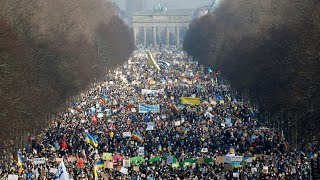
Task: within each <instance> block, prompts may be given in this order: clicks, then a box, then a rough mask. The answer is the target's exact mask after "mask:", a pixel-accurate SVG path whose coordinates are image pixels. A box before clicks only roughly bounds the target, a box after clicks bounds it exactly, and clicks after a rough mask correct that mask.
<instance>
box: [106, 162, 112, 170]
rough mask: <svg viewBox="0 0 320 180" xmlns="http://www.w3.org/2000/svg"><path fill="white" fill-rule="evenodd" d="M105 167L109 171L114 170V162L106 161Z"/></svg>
mask: <svg viewBox="0 0 320 180" xmlns="http://www.w3.org/2000/svg"><path fill="white" fill-rule="evenodd" d="M104 167H105V168H108V169H113V162H112V161H105V162H104Z"/></svg>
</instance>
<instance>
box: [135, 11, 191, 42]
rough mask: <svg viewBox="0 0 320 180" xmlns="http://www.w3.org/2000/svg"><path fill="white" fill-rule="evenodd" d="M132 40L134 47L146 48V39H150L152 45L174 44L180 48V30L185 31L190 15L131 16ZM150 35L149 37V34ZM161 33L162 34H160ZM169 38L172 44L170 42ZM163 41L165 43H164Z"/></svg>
mask: <svg viewBox="0 0 320 180" xmlns="http://www.w3.org/2000/svg"><path fill="white" fill-rule="evenodd" d="M131 22H132V28H133V38H134V43H135V45H137V44H143V45H144V46H147V45H148V44H147V42H149V41H148V40H147V37H149V38H150V36H151V38H152V44H154V45H157V44H160V43H163V44H166V45H168V46H169V45H172V44H175V45H176V46H177V47H179V46H180V39H182V38H183V37H181V35H180V34H181V33H180V31H181V30H184V31H186V30H187V28H188V25H189V22H190V15H177V14H173V13H172V14H170V13H166V14H164V13H160V14H156V13H154V14H144V15H142V14H140V15H138V14H136V15H133V16H132V21H131ZM150 30H151V32H152V35H151V32H150ZM162 32H163V33H162ZM170 36H171V37H172V38H173V39H174V40H173V41H174V43H172V41H170ZM164 39H165V41H164ZM170 42H171V43H170Z"/></svg>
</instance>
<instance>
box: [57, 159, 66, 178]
mask: <svg viewBox="0 0 320 180" xmlns="http://www.w3.org/2000/svg"><path fill="white" fill-rule="evenodd" d="M54 180H69V175H68V171H67V169H66V166H65V165H64V163H63V161H61V162H60V164H59V166H58V171H57V173H56V175H55V176H54Z"/></svg>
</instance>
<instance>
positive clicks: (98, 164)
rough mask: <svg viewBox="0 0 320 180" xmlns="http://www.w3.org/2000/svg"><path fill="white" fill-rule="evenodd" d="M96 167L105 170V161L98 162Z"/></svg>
mask: <svg viewBox="0 0 320 180" xmlns="http://www.w3.org/2000/svg"><path fill="white" fill-rule="evenodd" d="M96 167H98V168H103V167H104V161H103V160H100V161H97V162H96Z"/></svg>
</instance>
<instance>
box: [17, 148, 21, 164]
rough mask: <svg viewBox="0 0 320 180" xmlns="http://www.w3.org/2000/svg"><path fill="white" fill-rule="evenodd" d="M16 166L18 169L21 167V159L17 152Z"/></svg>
mask: <svg viewBox="0 0 320 180" xmlns="http://www.w3.org/2000/svg"><path fill="white" fill-rule="evenodd" d="M17 157H18V158H17V165H18V166H19V167H20V166H22V157H21V153H20V152H19V151H17Z"/></svg>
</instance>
